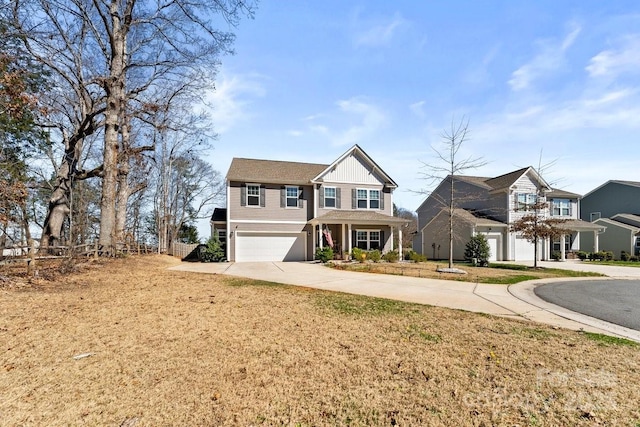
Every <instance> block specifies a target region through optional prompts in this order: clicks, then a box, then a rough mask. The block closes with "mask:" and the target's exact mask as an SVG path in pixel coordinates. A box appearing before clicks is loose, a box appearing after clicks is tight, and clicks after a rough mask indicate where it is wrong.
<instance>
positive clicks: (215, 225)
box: [210, 208, 227, 249]
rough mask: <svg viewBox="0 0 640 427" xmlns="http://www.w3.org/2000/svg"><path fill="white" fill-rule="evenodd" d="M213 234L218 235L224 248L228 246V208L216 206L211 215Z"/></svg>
mask: <svg viewBox="0 0 640 427" xmlns="http://www.w3.org/2000/svg"><path fill="white" fill-rule="evenodd" d="M210 223H211V236H212V237H213V236H216V237H217V238H218V240H219V241H220V244H221V245H222V248H223V249H226V247H227V209H226V208H215V209H214V210H213V215H211V222H210Z"/></svg>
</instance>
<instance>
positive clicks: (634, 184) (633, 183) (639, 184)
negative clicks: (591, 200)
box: [582, 179, 640, 198]
mask: <svg viewBox="0 0 640 427" xmlns="http://www.w3.org/2000/svg"><path fill="white" fill-rule="evenodd" d="M609 184H620V185H628V186H629V187H638V188H640V182H638V181H623V180H618V179H610V180H609V181H607V182H605V183H604V184H602V185H599V186H598V187H596V188H594V189H593V190H591V191H589V192H588V193H587V194H585V195H584V196H582V198H585V197H587V196H588V195H590V194H591V193H595V192H596V191H598V190H600V189H601V188H602V187H605V186H607V185H609Z"/></svg>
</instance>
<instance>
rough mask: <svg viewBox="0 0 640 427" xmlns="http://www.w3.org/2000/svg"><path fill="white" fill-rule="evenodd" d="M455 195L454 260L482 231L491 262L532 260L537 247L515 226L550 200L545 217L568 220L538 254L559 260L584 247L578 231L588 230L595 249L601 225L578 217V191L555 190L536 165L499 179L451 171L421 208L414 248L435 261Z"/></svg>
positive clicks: (443, 248)
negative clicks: (556, 255) (554, 254)
mask: <svg viewBox="0 0 640 427" xmlns="http://www.w3.org/2000/svg"><path fill="white" fill-rule="evenodd" d="M452 183H453V198H454V205H455V209H454V211H453V224H454V227H453V228H454V259H458V260H461V259H463V258H464V248H465V245H466V243H467V242H468V241H469V239H470V238H471V237H472V236H474V235H476V234H484V235H485V237H486V238H487V241H488V243H489V247H490V251H491V254H490V261H507V260H509V261H521V260H522V261H525V260H533V258H534V253H535V250H534V246H533V244H532V243H531V242H529V241H527V240H526V239H525V238H523V237H522V236H521V235H520V234H519V233H516V232H514V231H511V224H513V223H514V222H515V221H517V220H518V219H520V218H522V217H523V215H526V214H529V213H531V210H532V206H533V205H534V204H535V203H536V202H537V201H541V202H546V204H547V207H546V208H545V209H544V210H543V211H542V212H541V213H540V215H541V217H542V218H558V219H562V220H564V222H563V223H562V224H561V228H563V229H564V230H566V234H563V235H562V236H560V237H558V238H557V239H556V240H555V241H543V242H540V243H539V245H540V247H539V248H538V249H539V250H538V254H539V255H540V256H541V258H542V259H548V258H550V256H551V253H552V252H555V251H557V252H559V253H560V254H561V259H565V257H566V256H567V254H568V253H570V252H572V251H577V250H579V249H580V235H581V234H584V233H590V235H593V236H595V237H594V239H593V242H594V245H595V247H596V251H597V244H598V234H599V233H600V232H601V231H602V227H601V226H598V225H595V224H591V223H588V222H586V221H582V220H580V219H579V218H580V216H579V200H580V195H578V194H575V193H570V192H567V191H563V190H558V189H554V188H552V187H551V186H550V185H549V184H548V183H547V182H546V181H545V180H544V179H543V178H542V176H540V175H539V174H538V173H537V172H536V170H535V169H534V168H533V167H526V168H522V169H518V170H516V171H513V172H509V173H507V174H504V175H500V176H498V177H478V176H464V175H453V176H448V177H446V178H445V179H444V180H443V181H442V182H441V183H440V184H439V185H438V187H436V189H435V190H434V191H433V192H431V194H430V195H429V196H428V197H427V198H426V199H425V201H424V202H423V203H422V204H421V205H420V207H419V208H418V209H417V211H416V212H417V214H418V233H417V234H416V236H415V239H414V245H413V247H414V250H416V251H419V252H421V253H422V254H423V255H425V256H427V257H429V258H432V259H442V258H447V256H448V246H449V225H448V224H449V208H448V206H449V202H450V200H451V197H452V188H451V186H452Z"/></svg>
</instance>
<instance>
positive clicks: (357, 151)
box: [311, 144, 398, 188]
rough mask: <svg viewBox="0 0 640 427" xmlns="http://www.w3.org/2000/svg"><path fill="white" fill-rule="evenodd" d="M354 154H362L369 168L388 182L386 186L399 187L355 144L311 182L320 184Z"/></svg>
mask: <svg viewBox="0 0 640 427" xmlns="http://www.w3.org/2000/svg"><path fill="white" fill-rule="evenodd" d="M352 154H360V157H362V159H363V160H364V161H365V162H366V163H368V164H369V166H371V168H372V169H373V171H374V172H377V173H378V174H379V175H380V176H382V178H383V179H384V180H385V181H386V182H385V184H387V186H389V187H394V188H397V187H398V184H396V182H395V181H394V180H393V179H391V177H390V176H389V175H387V173H386V172H385V171H383V170H382V168H381V167H380V166H378V164H377V163H376V162H374V161H373V159H372V158H371V157H370V156H369V155H368V154H367V153H365V151H364V150H363V149H362V148H360V146H359V145H358V144H355V145H354V146H353V147H351V148H350V149H348V150H347V151H346V152H345V153H344V154H343V155H341V156H340V157H338V158H337V159H336V160H335V161H334V162H333V163H331V164H330V165H328V166H327V167H326V168H324V170H322V171H321V172H320V173H318V174H317V175H316V176H315V177H314V178H313V179H312V180H311V182H320V181H321V180H322V177H323V176H324V175H326V174H327V173H329V172H331V170H332V169H333V168H335V167H336V165H337V164H339V163H340V162H342V161H343V160H344V159H346V158H347V157H348V156H350V155H352Z"/></svg>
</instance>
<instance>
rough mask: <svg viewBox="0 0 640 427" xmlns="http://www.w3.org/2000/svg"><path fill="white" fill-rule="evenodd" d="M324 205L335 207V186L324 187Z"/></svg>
mask: <svg viewBox="0 0 640 427" xmlns="http://www.w3.org/2000/svg"><path fill="white" fill-rule="evenodd" d="M324 207H325V208H335V207H336V187H324Z"/></svg>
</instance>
